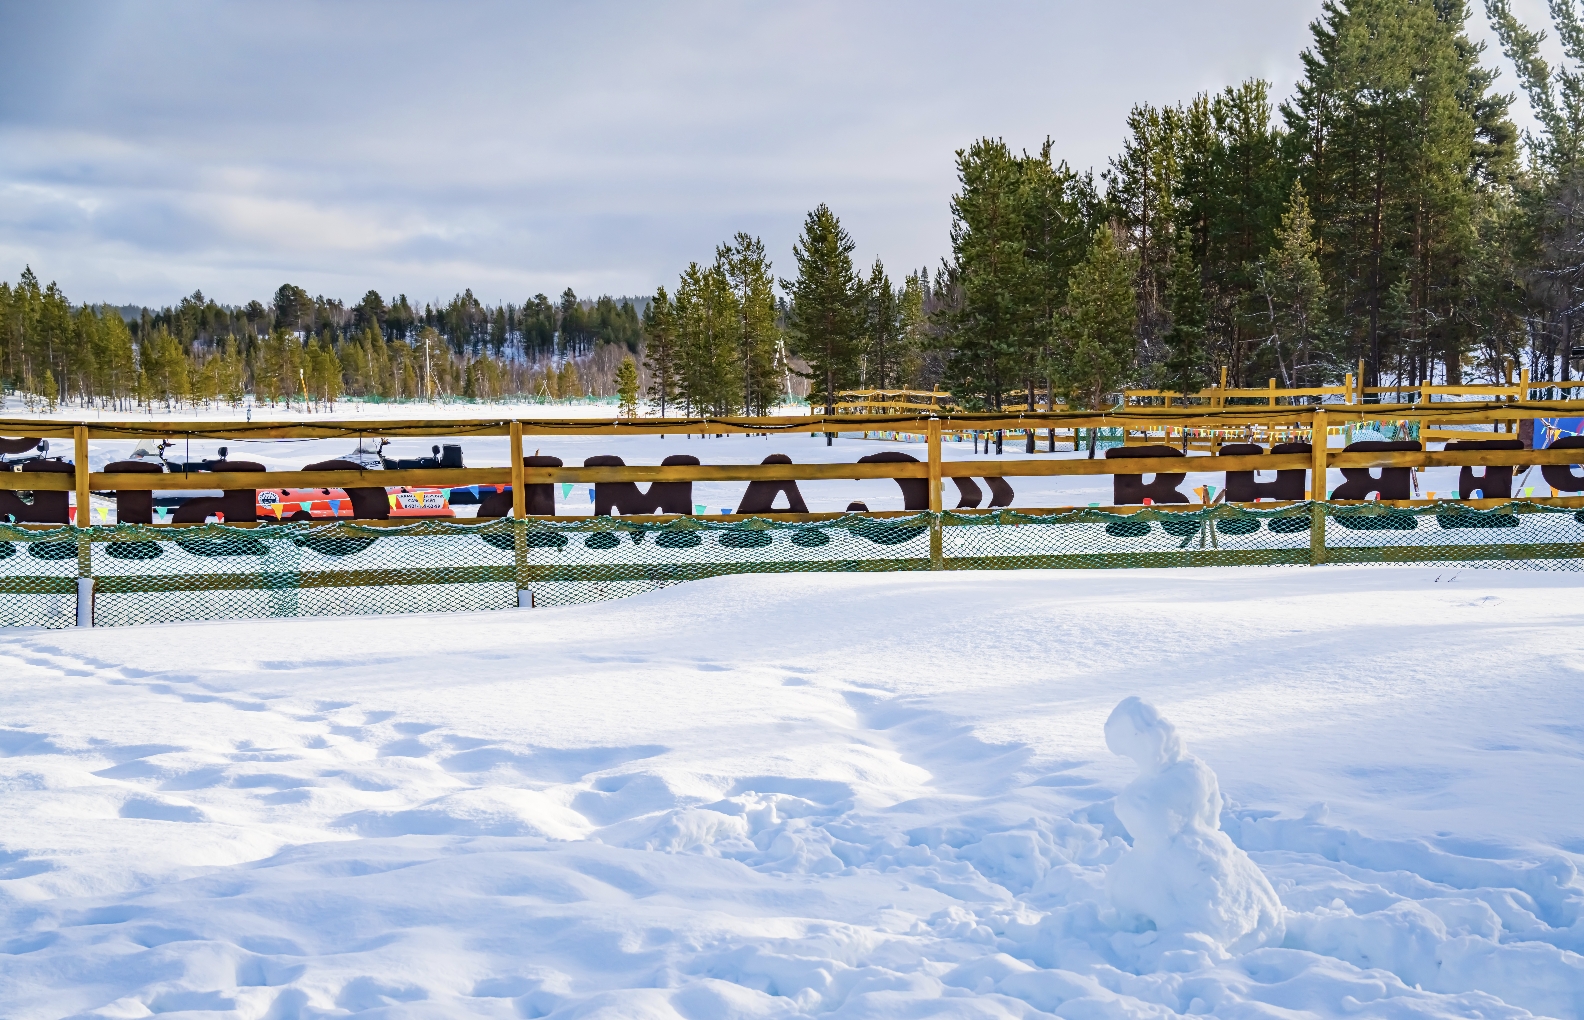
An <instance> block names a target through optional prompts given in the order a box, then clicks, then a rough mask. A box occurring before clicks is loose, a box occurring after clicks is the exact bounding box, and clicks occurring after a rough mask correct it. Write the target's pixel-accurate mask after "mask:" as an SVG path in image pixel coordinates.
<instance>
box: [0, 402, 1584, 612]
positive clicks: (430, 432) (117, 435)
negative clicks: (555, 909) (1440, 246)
mask: <svg viewBox="0 0 1584 1020" xmlns="http://www.w3.org/2000/svg"><path fill="white" fill-rule="evenodd" d="M1496 415H1499V416H1501V417H1502V418H1503V419H1505V420H1515V421H1516V420H1523V419H1528V418H1540V417H1547V418H1549V417H1576V416H1584V401H1502V402H1494V401H1490V402H1475V401H1466V402H1457V403H1452V402H1448V403H1437V404H1434V405H1426V404H1400V405H1387V404H1343V405H1337V404H1329V405H1321V406H1314V405H1310V406H1307V407H1304V406H1288V407H1282V406H1275V407H1272V406H1269V405H1266V406H1236V405H1231V406H1224V407H1217V408H1204V407H1123V408H1118V409H1114V410H1111V411H1106V412H1083V411H1057V412H1027V411H1025V412H1021V413H1016V414H1005V413H1003V414H969V413H963V412H956V411H942V412H936V413H918V412H915V413H908V414H895V415H870V416H867V419H868V424H869V425H870V426H871V427H873V428H877V429H884V430H887V431H891V432H897V433H904V434H912V435H917V436H919V437H920V439H921V441H922V445H923V447H924V449H923V450H922V451H921V452H923V453H924V454H925V456H924V458H923V459H915V460H896V461H888V462H870V463H840V464H833V463H814V464H798V463H759V464H672V465H619V466H618V465H612V466H561V467H554V466H540V465H529V464H527V463H525V458H524V456H523V447H524V440H525V439H526V438H528V437H541V438H547V437H555V436H609V437H613V438H614V437H626V436H651V435H666V436H674V435H725V434H747V435H773V434H786V435H797V434H815V435H818V434H820V433H825V432H829V431H839V430H841V429H843V428H848V429H850V428H851V418H850V417H844V416H831V417H826V416H822V415H814V416H803V417H776V418H689V419H677V418H668V419H658V418H638V419H601V420H589V419H481V420H451V421H388V422H383V423H370V422H366V421H312V422H291V423H272V422H259V423H252V422H213V423H210V422H196V421H180V422H176V421H167V422H150V421H139V420H129V421H94V422H66V421H40V420H32V419H0V436H26V437H38V438H46V439H70V440H71V442H72V445H73V451H74V455H73V462H72V463H71V464H70V465H69V466H67V465H64V464H63V465H62V469H60V470H58V471H56V472H42V471H3V470H0V490H32V491H34V492H35V493H40V492H71V493H75V497H76V503H77V506H79V507H88V506H90V500H91V494H92V493H93V492H95V491H99V492H116V493H121V492H146V491H151V490H163V491H193V490H216V489H219V490H228V489H229V490H256V489H258V488H342V489H356V488H370V487H389V486H438V487H446V488H450V489H453V490H455V489H458V488H465V487H467V486H470V485H480V486H484V485H491V486H493V485H510V486H511V503H512V509H511V515H510V516H511V518H512V522H511V525H510V526H511V529H512V535H513V537H512V539H511V540H510V542H509V543H508V544H512V545H514V546H515V564H516V565H515V567H509V566H508V567H501V568H490V569H491V570H496V571H505V576H506V577H507V579H508V580H509V579H511V578H512V577H515V579H516V583H517V590H518V593H519V594H518V598H519V604H524V605H526V604H530V602H531V598H532V592H531V590H530V588H531V584H532V582H533V579H534V578H535V577H536V576H538V575H536V574H535V571H536V570H538V569H539V568H538V567H535V566H533V565H532V563H531V559H530V555H529V549H530V531H529V528H530V522H531V520H532V519H531V518H530V517H529V515H528V514H527V512H526V511H527V494H528V487H529V486H533V485H544V484H554V483H565V482H574V483H592V484H593V485H594V486H595V487H596V489H597V488H598V486H599V485H600V484H602V483H643V482H648V483H651V484H652V483H656V482H661V483H691V482H713V481H747V482H796V481H811V480H820V479H875V478H889V479H893V480H897V481H899V482H902V481H906V482H909V483H910V484H911V483H916V482H922V483H924V484H923V487H922V488H923V491H924V493H927V500H921V501H920V502H919V503H917V504H914V503H913V502H912V500H911V499H910V500H909V502H910V505H909V506H908V508H907V509H905V510H902V511H891V512H877V513H873V514H869V515H868V516H871V517H875V518H894V517H899V516H902V515H915V516H916V515H918V514H920V513H922V512H927V513H928V514H929V515H931V516H930V518H929V520H930V523H929V524H928V530H929V535H930V537H929V561H928V564H929V568H931V569H946V568H947V566H948V565H947V564H946V562H945V558H944V555H943V551H942V529H943V527H946V526H949V525H950V524H951V521H952V518H951V515H949V514H946V513H945V512H944V511H945V509H946V508H945V507H944V506H943V500H942V494H943V482H944V481H945V479H948V478H952V479H968V478H1005V477H1020V476H1021V477H1029V476H1035V477H1053V476H1055V477H1059V476H1097V475H1112V476H1119V477H1123V478H1133V479H1135V480H1139V481H1141V480H1142V478H1143V477H1144V476H1146V475H1156V474H1162V473H1164V474H1181V473H1203V472H1214V473H1231V472H1255V471H1278V472H1280V471H1287V472H1305V473H1306V477H1301V481H1302V482H1303V483H1304V491H1303V493H1302V494H1303V495H1304V496H1307V497H1308V500H1309V501H1310V503H1311V506H1310V508H1309V510H1307V511H1305V510H1302V509H1298V510H1295V511H1294V512H1295V513H1297V514H1303V515H1308V516H1310V525H1309V527H1308V530H1309V550H1308V552H1307V561H1308V562H1310V563H1324V562H1327V557H1328V553H1329V552H1330V550H1328V547H1327V545H1326V527H1325V521H1326V517H1327V512H1328V508H1329V507H1331V506H1332V505H1334V504H1336V503H1338V502H1344V503H1345V502H1347V501H1335V500H1331V501H1328V500H1327V496H1328V492H1327V477H1328V475H1327V472H1328V471H1329V469H1331V468H1339V469H1344V470H1348V469H1380V468H1427V467H1486V468H1503V467H1523V466H1531V465H1532V466H1541V467H1549V466H1564V465H1577V464H1580V463H1584V448H1579V447H1569V448H1559V449H1548V450H1543V451H1536V450H1527V449H1491V448H1483V449H1482V448H1472V449H1444V450H1426V449H1423V448H1422V447H1421V448H1418V449H1351V450H1349V449H1331V448H1330V447H1329V446H1328V444H1327V443H1326V442H1320V443H1316V444H1312V445H1311V447H1310V448H1309V449H1308V450H1307V451H1304V452H1282V453H1275V452H1260V453H1238V454H1235V455H1227V454H1220V455H1216V456H1199V455H1194V456H1183V455H1180V453H1179V451H1178V450H1174V449H1160V450H1159V451H1157V452H1156V453H1155V454H1153V455H1146V456H1139V455H1138V454H1139V453H1141V452H1143V451H1137V450H1134V451H1128V452H1129V453H1130V454H1131V455H1130V456H1125V457H1111V458H1105V457H1102V458H1097V459H1087V458H1081V457H1062V458H1054V457H1027V456H1025V457H976V458H974V459H971V460H969V459H963V460H946V459H945V458H944V456H943V445H944V444H943V437H944V436H946V435H948V434H950V433H951V432H953V431H981V432H989V431H995V430H1028V429H1038V430H1045V429H1054V430H1069V431H1070V430H1075V429H1095V428H1110V429H1116V428H1122V429H1129V430H1134V431H1138V432H1143V433H1154V432H1170V431H1171V430H1178V431H1179V432H1180V431H1181V430H1184V429H1204V430H1211V431H1215V430H1229V431H1230V430H1243V431H1244V432H1249V431H1251V430H1260V431H1262V432H1263V433H1264V434H1266V435H1269V436H1272V437H1275V436H1280V435H1284V434H1285V435H1289V436H1291V435H1298V434H1308V435H1312V436H1321V437H1329V435H1330V433H1331V429H1332V427H1333V426H1336V425H1344V424H1346V423H1348V422H1352V421H1369V420H1376V419H1380V418H1391V419H1396V420H1417V421H1421V422H1422V421H1425V420H1431V419H1434V420H1437V421H1450V422H1452V423H1454V424H1462V423H1465V422H1469V421H1483V420H1488V419H1490V418H1491V417H1492V416H1496ZM1487 435H1488V433H1487ZM484 436H496V437H506V438H507V439H508V446H509V461H510V463H509V466H500V467H472V468H468V467H462V468H428V469H419V470H355V471H354V470H317V471H306V470H299V471H269V472H264V473H260V472H256V471H249V472H227V471H223V470H222V471H202V472H197V471H195V472H191V473H167V472H161V473H122V472H96V471H91V470H89V453H90V444H92V443H93V442H95V441H105V440H123V441H124V440H141V439H154V438H166V439H204V440H231V441H237V440H243V441H259V440H270V439H279V440H301V439H331V438H333V439H352V438H354V437H356V438H359V439H361V438H376V437H386V438H418V437H422V438H426V439H428V438H435V437H456V438H463V439H465V438H468V437H484ZM1467 436H1468V433H1463V434H1462V437H1467ZM723 449H726V448H725V447H723ZM1551 474H1552V476H1553V477H1557V473H1556V472H1552V473H1551ZM1565 475H1566V480H1567V481H1568V483H1570V485H1572V486H1573V487H1569V488H1565V489H1560V491H1562V492H1563V493H1564V494H1563V495H1557V496H1542V497H1536V498H1533V499H1528V498H1527V497H1526V498H1525V500H1526V502H1528V503H1533V504H1540V505H1542V506H1550V507H1570V508H1573V507H1584V477H1581V476H1579V475H1577V474H1574V473H1573V472H1572V471H1571V470H1569V471H1567V472H1565ZM1119 491H1120V490H1119ZM905 492H906V489H905V488H904V493H905ZM914 492H915V494H916V493H917V486H916V484H915V485H914ZM1293 495H1296V494H1293ZM1156 502H1157V503H1159V501H1158V500H1157V501H1156ZM1301 502H1303V500H1301V499H1296V498H1284V499H1282V500H1261V501H1260V508H1261V509H1262V510H1275V509H1278V508H1281V507H1285V506H1292V505H1294V504H1297V503H1301ZM1376 502H1378V503H1381V504H1384V505H1385V506H1400V507H1426V506H1429V507H1442V506H1447V507H1449V508H1451V510H1452V511H1454V512H1461V511H1459V510H1458V508H1470V509H1481V510H1486V509H1492V508H1498V507H1508V508H1511V507H1512V506H1513V505H1514V504H1513V500H1512V499H1511V498H1506V499H1503V498H1499V497H1491V498H1480V499H1465V500H1430V499H1403V500H1397V499H1392V500H1382V501H1376ZM651 505H652V504H651ZM1090 507H1094V504H1092V503H1091V504H1090ZM1073 509H1074V508H1073V507H1072V506H1048V507H1017V508H1016V512H1017V513H1018V514H1020V515H1023V517H1024V519H1029V518H1036V517H1039V516H1040V515H1059V514H1071V513H1072V511H1073ZM1096 509H1098V510H1099V511H1101V512H1103V513H1110V514H1116V515H1133V514H1137V513H1140V512H1141V511H1145V510H1147V511H1149V512H1150V513H1153V514H1157V515H1158V514H1171V513H1174V512H1183V511H1187V512H1200V511H1203V510H1204V509H1205V507H1204V505H1203V503H1202V502H1201V503H1200V504H1191V503H1190V504H1183V503H1176V504H1173V503H1165V504H1162V505H1146V504H1145V503H1144V502H1143V500H1140V501H1138V502H1136V503H1127V504H1125V505H1110V506H1104V507H1098V508H1096ZM1001 512H1002V511H1001V510H999V509H994V508H990V509H965V510H958V511H956V513H958V514H963V515H966V516H964V517H960V518H956V520H958V521H959V522H961V521H969V520H982V519H983V518H979V517H976V516H974V515H980V514H995V513H1001ZM1520 512H1523V511H1522V510H1521V509H1520ZM1536 512H1542V511H1540V510H1537V511H1536ZM1543 512H1549V513H1554V512H1555V511H1543ZM82 516H83V518H85V521H84V523H83V526H80V527H77V528H75V529H71V530H70V531H68V532H66V534H67V535H69V536H71V537H70V538H65V539H56V538H53V537H52V538H50V539H48V541H49V542H52V543H55V544H56V545H59V544H60V543H61V542H62V541H64V542H66V543H67V544H66V546H65V549H64V553H65V555H66V557H68V558H69V557H70V554H71V545H70V543H72V542H75V543H76V552H77V575H76V576H77V585H78V589H77V590H78V602H77V605H78V613H79V617H78V619H79V622H81V621H82V620H84V619H86V620H87V621H88V622H89V623H91V622H92V619H93V616H92V605H93V591H94V587H93V586H94V583H95V578H94V572H93V564H94V555H93V548H94V545H95V544H96V543H110V544H112V545H113V544H114V543H115V542H116V541H118V539H119V538H120V537H121V536H123V535H124V534H125V532H124V530H122V531H118V528H119V525H96V524H93V523H92V521H91V515H89V514H84V515H82ZM677 516H679V515H658V514H638V515H624V517H623V519H624V520H629V521H634V522H642V523H663V522H668V521H669V522H674V521H675V520H676V518H677ZM843 516H847V515H844V514H838V513H779V512H770V513H756V514H724V515H710V517H711V519H712V520H713V521H720V522H732V521H741V520H743V519H744V518H747V517H759V518H770V519H772V520H775V521H784V522H817V521H826V520H831V519H834V518H838V517H843ZM1568 516H1569V517H1571V514H1570V515H1568ZM533 519H538V520H549V521H562V522H566V521H573V522H575V521H585V522H586V521H589V520H590V518H589V517H587V516H578V517H554V516H549V517H540V518H533ZM1146 519H1148V518H1146ZM63 523H64V521H57V522H56V523H54V524H26V525H20V527H21V528H22V529H23V532H24V533H31V532H32V531H33V530H34V529H46V528H51V527H53V528H59V527H60V525H61V524H63ZM266 523H272V522H266ZM359 523H360V524H367V525H368V526H372V527H406V526H409V525H410V523H411V522H410V521H406V520H389V521H380V520H371V521H366V522H364V521H360V522H359ZM228 524H237V525H238V526H240V527H242V528H246V527H248V526H249V524H248V523H246V522H228ZM338 526H340V522H337V521H325V522H323V524H322V525H321V524H320V523H317V522H308V523H306V524H304V527H305V528H308V529H316V528H319V527H325V528H335V527H338ZM13 527H16V526H13ZM150 527H151V528H152V530H148V531H140V532H139V534H144V535H152V534H160V533H161V529H181V528H187V527H199V528H202V527H206V525H201V524H200V525H187V524H162V525H152V526H150ZM920 527H923V525H920ZM1146 530H1147V527H1146ZM243 533H244V534H245V532H243ZM172 534H173V535H174V536H179V535H180V532H179V531H175V532H173V533H172ZM177 540H178V541H180V539H179V538H178V539H177ZM501 548H505V547H504V546H502V547H501ZM1515 548H1516V547H1515ZM1524 548H1526V549H1528V552H1526V553H1523V554H1521V555H1523V556H1530V557H1533V556H1537V555H1539V553H1537V552H1535V549H1538V548H1539V547H1524ZM1545 550H1549V551H1545V555H1546V556H1549V557H1553V558H1555V557H1562V558H1566V559H1579V558H1584V543H1575V542H1571V540H1568V541H1564V542H1562V544H1561V545H1558V544H1557V543H1551V544H1549V545H1547V546H1546V547H1545ZM1411 551H1412V550H1408V552H1411ZM1455 551H1456V550H1453V552H1455ZM54 558H59V557H54ZM920 562H923V561H920ZM963 562H964V563H967V564H968V565H972V562H974V561H966V560H965V561H963ZM867 569H879V568H875V567H870V568H867ZM898 569H900V568H898ZM409 573H411V576H413V577H420V576H421V577H423V578H429V579H430V580H428V581H424V582H423V583H436V582H435V580H434V579H435V578H437V577H438V578H442V581H441V583H444V581H445V580H455V578H445V577H444V575H445V574H446V571H444V570H439V571H438V572H437V571H436V570H435V569H428V568H426V569H421V570H416V571H410V572H409ZM228 576H229V575H228ZM239 576H241V575H239ZM294 576H295V575H294ZM379 576H383V577H389V576H392V575H389V574H388V573H386V574H382V575H379ZM403 576H406V575H403ZM459 576H460V575H459ZM491 576H493V575H491ZM359 577H362V575H360V574H357V573H356V572H349V573H346V574H345V575H344V576H343V575H340V574H336V575H330V574H326V575H325V576H324V577H319V578H317V579H314V578H311V577H309V575H307V574H305V575H303V578H308V579H307V580H304V579H302V578H299V579H298V580H297V581H294V582H290V583H294V584H300V585H304V586H306V585H309V584H320V585H336V584H348V585H350V584H374V583H376V582H375V580H372V579H367V578H366V579H363V580H358V578H359ZM374 577H375V575H374V574H370V575H369V578H374ZM348 578H350V579H351V580H348ZM0 580H5V579H3V578H0ZM14 580H15V581H16V583H17V584H18V585H22V586H24V587H25V586H26V585H27V584H32V583H34V581H32V580H29V579H28V578H18V579H14ZM64 580H66V581H69V580H70V578H69V577H67V578H65V579H64ZM111 580H112V581H113V582H114V583H115V584H117V585H120V586H121V587H122V588H126V587H127V586H128V585H133V586H134V587H135V583H136V578H135V577H133V578H131V579H128V578H126V577H120V578H114V579H111ZM244 582H246V583H253V582H247V580H246V578H243V579H242V580H236V579H232V580H228V581H226V582H225V583H226V584H233V583H234V584H243V583H244ZM8 583H9V582H8ZM215 583H216V584H219V582H215ZM379 583H387V584H389V583H395V582H391V581H389V580H386V581H381V582H379ZM402 583H406V582H402ZM413 583H417V582H413ZM183 584H185V585H187V586H188V587H194V586H202V585H205V584H209V581H208V580H203V579H188V580H186V581H184V582H183ZM525 597H526V599H527V601H525V600H524V599H525ZM85 606H86V607H88V608H86V609H84V607H85ZM84 613H86V614H87V615H86V616H84V615H83V614H84Z"/></svg>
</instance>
